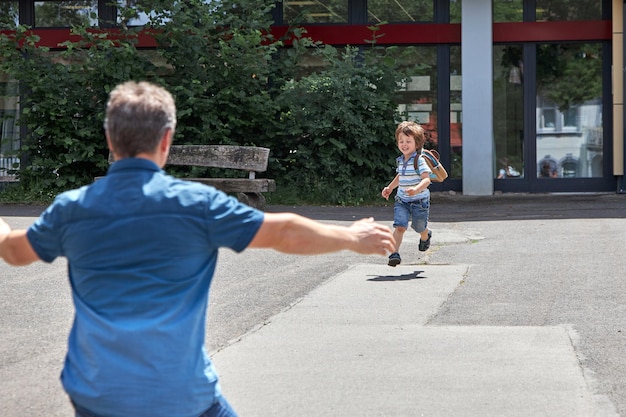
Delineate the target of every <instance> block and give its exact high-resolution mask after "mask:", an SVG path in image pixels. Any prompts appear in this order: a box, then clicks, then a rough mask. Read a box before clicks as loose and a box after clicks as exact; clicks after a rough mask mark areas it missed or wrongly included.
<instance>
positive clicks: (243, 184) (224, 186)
mask: <svg viewBox="0 0 626 417" xmlns="http://www.w3.org/2000/svg"><path fill="white" fill-rule="evenodd" d="M182 179H184V180H186V181H195V182H200V183H202V184H206V185H211V186H213V187H215V188H217V189H218V190H222V191H225V192H234V193H267V192H271V191H276V183H275V182H274V180H271V179H268V178H257V179H254V180H250V179H247V178H182Z"/></svg>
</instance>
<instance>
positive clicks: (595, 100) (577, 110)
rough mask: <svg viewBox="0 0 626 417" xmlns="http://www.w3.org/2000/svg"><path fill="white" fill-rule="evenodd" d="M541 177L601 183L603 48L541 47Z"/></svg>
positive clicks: (537, 111) (539, 110)
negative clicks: (595, 180)
mask: <svg viewBox="0 0 626 417" xmlns="http://www.w3.org/2000/svg"><path fill="white" fill-rule="evenodd" d="M536 114H537V138H536V144H537V145H536V146H537V154H536V158H537V159H536V161H537V176H538V177H539V178H555V177H556V178H571V177H578V178H580V177H601V176H602V171H603V169H602V168H603V162H602V161H603V151H602V144H603V126H602V45H601V44H599V43H595V44H544V45H537V99H536Z"/></svg>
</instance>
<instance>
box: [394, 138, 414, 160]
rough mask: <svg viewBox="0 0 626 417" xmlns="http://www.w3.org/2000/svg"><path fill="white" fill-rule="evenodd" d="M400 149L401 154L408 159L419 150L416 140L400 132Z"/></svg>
mask: <svg viewBox="0 0 626 417" xmlns="http://www.w3.org/2000/svg"><path fill="white" fill-rule="evenodd" d="M398 149H400V152H402V155H404V157H405V158H408V157H409V156H411V154H412V153H413V152H415V151H416V150H417V145H416V143H415V138H414V137H413V136H410V135H406V134H404V133H402V132H400V134H399V135H398Z"/></svg>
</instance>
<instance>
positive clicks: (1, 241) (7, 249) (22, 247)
mask: <svg viewBox="0 0 626 417" xmlns="http://www.w3.org/2000/svg"><path fill="white" fill-rule="evenodd" d="M0 258H2V259H4V261H5V262H6V263H8V264H10V265H16V266H20V265H28V264H31V263H33V262H35V261H38V260H39V256H37V254H36V253H35V251H34V250H33V247H32V246H31V245H30V242H29V241H28V238H27V237H26V230H11V227H10V226H9V225H8V224H7V223H6V222H5V221H4V220H3V219H2V218H0Z"/></svg>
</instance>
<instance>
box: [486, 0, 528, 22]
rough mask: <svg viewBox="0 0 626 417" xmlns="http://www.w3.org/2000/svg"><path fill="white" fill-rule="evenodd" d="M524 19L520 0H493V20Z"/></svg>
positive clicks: (516, 20) (522, 5) (519, 20)
mask: <svg viewBox="0 0 626 417" xmlns="http://www.w3.org/2000/svg"><path fill="white" fill-rule="evenodd" d="M523 20H524V4H523V1H522V0H494V2H493V21H494V22H522V21H523Z"/></svg>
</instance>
